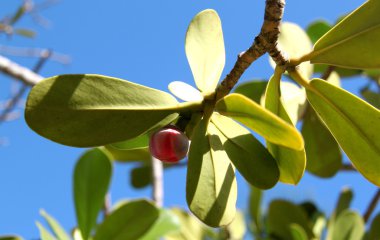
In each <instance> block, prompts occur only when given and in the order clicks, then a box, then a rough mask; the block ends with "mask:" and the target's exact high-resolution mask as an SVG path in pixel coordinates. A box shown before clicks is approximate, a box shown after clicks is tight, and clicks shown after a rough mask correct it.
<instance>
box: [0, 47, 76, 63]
mask: <svg viewBox="0 0 380 240" xmlns="http://www.w3.org/2000/svg"><path fill="white" fill-rule="evenodd" d="M46 51H47V49H44V48H25V47H12V46H4V45H0V54H2V55H12V56H17V57H37V58H40V57H41V56H42V55H43V53H44V52H46ZM49 60H50V61H55V62H58V63H61V64H69V63H70V62H71V59H70V57H69V56H68V55H66V54H62V53H58V52H55V51H54V52H52V53H51V56H50V57H49Z"/></svg>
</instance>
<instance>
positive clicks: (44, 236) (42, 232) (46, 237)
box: [36, 222, 57, 240]
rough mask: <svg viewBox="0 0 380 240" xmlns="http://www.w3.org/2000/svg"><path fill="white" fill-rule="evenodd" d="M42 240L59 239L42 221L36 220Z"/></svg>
mask: <svg viewBox="0 0 380 240" xmlns="http://www.w3.org/2000/svg"><path fill="white" fill-rule="evenodd" d="M36 225H37V228H38V230H39V231H40V238H41V240H57V239H56V238H55V237H54V236H53V235H52V234H51V233H50V232H49V231H48V230H47V229H46V228H45V227H44V226H42V224H41V223H39V222H36Z"/></svg>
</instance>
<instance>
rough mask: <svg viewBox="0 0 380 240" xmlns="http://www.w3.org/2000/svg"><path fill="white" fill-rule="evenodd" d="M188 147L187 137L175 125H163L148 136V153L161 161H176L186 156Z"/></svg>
mask: <svg viewBox="0 0 380 240" xmlns="http://www.w3.org/2000/svg"><path fill="white" fill-rule="evenodd" d="M188 149H189V139H188V138H187V136H186V135H185V134H184V133H183V132H182V131H180V130H179V129H178V128H176V127H175V126H167V127H164V128H162V129H160V130H159V131H157V132H155V133H154V134H153V135H152V136H151V137H150V141H149V150H150V153H151V154H152V156H153V157H155V158H157V159H159V160H161V161H163V162H167V163H176V162H178V161H179V160H181V159H182V158H184V157H186V154H187V151H188Z"/></svg>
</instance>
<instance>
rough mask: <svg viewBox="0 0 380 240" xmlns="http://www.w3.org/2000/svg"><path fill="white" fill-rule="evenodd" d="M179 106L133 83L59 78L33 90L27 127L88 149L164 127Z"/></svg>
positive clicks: (165, 95) (168, 97)
mask: <svg viewBox="0 0 380 240" xmlns="http://www.w3.org/2000/svg"><path fill="white" fill-rule="evenodd" d="M180 108H181V107H180V106H179V105H178V102H177V101H176V100H175V98H174V97H173V96H171V95H170V94H168V93H165V92H162V91H159V90H156V89H152V88H148V87H145V86H142V85H138V84H135V83H132V82H128V81H124V80H121V79H116V78H111V77H106V76H101V75H91V74H87V75H61V76H56V77H51V78H48V79H45V80H43V81H41V82H40V83H39V84H37V85H36V86H34V87H33V88H32V90H31V92H30V94H29V97H28V100H27V104H26V109H25V118H26V121H27V123H28V125H29V127H30V128H32V129H33V130H34V131H36V132H37V133H38V134H40V135H42V136H44V137H46V138H48V139H50V140H53V141H56V142H58V143H61V144H65V145H70V146H77V147H88V146H100V145H106V144H110V143H114V142H119V141H124V140H126V139H131V138H134V137H137V136H139V135H141V134H142V133H144V132H146V131H148V130H149V129H151V128H154V127H160V126H164V125H167V124H168V123H170V122H172V121H173V120H174V119H175V118H176V117H177V116H178V114H177V112H178V111H181V110H180ZM157 125H158V126H157Z"/></svg>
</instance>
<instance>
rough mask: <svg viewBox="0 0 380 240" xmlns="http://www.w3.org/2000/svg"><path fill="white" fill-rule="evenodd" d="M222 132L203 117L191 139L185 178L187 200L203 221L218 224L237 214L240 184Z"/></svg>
mask: <svg viewBox="0 0 380 240" xmlns="http://www.w3.org/2000/svg"><path fill="white" fill-rule="evenodd" d="M218 134H219V132H218V130H217V129H216V127H215V126H214V125H213V124H212V123H208V119H205V118H204V119H202V120H201V121H200V122H199V124H198V125H197V127H196V128H195V130H194V133H193V137H192V139H191V141H192V142H191V145H190V151H189V157H188V159H189V162H188V169H187V179H186V200H187V204H188V205H189V208H190V210H191V212H192V213H194V215H195V216H196V217H198V218H199V219H200V220H201V221H202V222H204V223H205V224H207V225H209V226H211V227H219V226H224V225H227V224H229V223H230V222H231V221H232V220H233V219H234V217H235V212H236V206H235V205H236V198H237V186H236V179H235V169H234V167H233V165H232V164H231V163H230V160H229V158H228V156H227V153H226V152H225V151H224V147H223V143H222V141H221V139H220V137H219V136H218Z"/></svg>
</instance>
